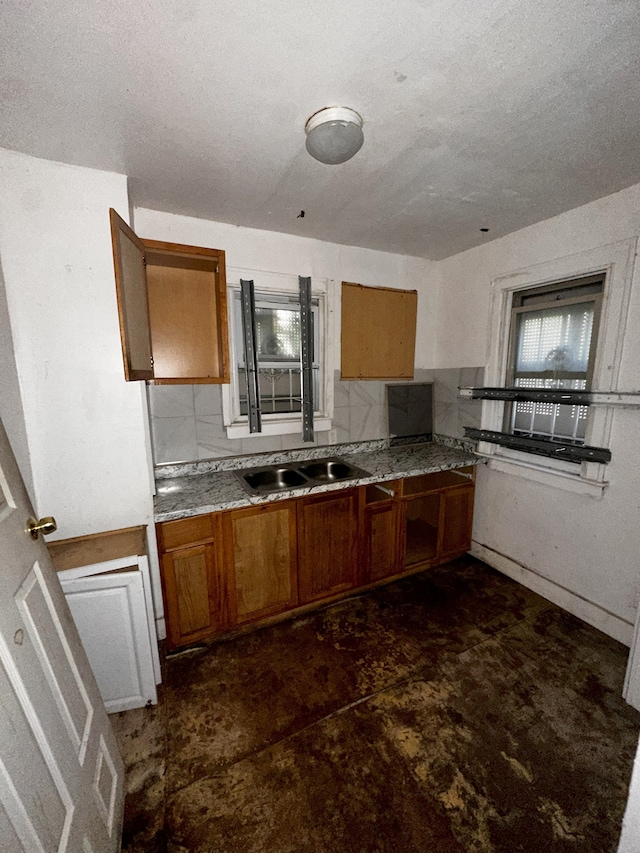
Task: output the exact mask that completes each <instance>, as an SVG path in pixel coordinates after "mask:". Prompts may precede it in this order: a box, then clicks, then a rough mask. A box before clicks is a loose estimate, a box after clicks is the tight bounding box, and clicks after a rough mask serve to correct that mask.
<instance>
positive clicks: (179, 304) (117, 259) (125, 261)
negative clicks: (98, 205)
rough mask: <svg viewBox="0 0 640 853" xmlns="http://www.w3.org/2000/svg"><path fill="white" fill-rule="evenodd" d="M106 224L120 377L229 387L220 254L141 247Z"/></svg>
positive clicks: (116, 222)
mask: <svg viewBox="0 0 640 853" xmlns="http://www.w3.org/2000/svg"><path fill="white" fill-rule="evenodd" d="M110 217H111V237H112V242H113V257H114V267H115V275H116V292H117V296H118V312H119V316H120V337H121V340H122V355H123V359H124V370H125V378H126V379H127V380H131V379H148V380H153V381H154V382H155V383H156V384H163V383H167V384H168V383H173V384H180V383H184V384H197V383H222V382H229V342H228V326H227V296H226V277H225V256H224V252H223V251H222V250H220V249H206V248H201V247H198V246H184V245H181V244H178V243H162V242H159V241H156V240H141V239H140V238H139V237H138V236H137V235H136V234H135V233H134V232H133V231H132V230H131V228H129V226H128V225H127V223H126V222H125V221H124V220H123V219H122V218H121V217H120V216H118V214H117V213H116V212H115V210H113V209H111V211H110Z"/></svg>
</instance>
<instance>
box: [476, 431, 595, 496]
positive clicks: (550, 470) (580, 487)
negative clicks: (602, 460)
mask: <svg viewBox="0 0 640 853" xmlns="http://www.w3.org/2000/svg"><path fill="white" fill-rule="evenodd" d="M491 447H492V446H491V445H488V444H487V443H486V442H479V444H478V448H477V450H476V453H477V454H478V455H479V456H482V457H484V458H485V459H486V460H487V465H488V467H489V468H491V470H492V471H500V472H501V473H503V474H510V475H512V476H514V477H521V478H523V479H526V480H531V481H533V482H535V483H542V484H543V485H545V486H552V487H553V488H554V489H564V490H565V491H568V492H573V493H574V494H581V495H587V496H588V497H592V498H602V497H603V495H604V493H605V490H606V488H607V486H608V485H609V484H608V482H606V481H605V480H604V479H603V480H597V479H592V478H590V477H586V476H584V471H583V466H582V465H576V464H575V463H571V462H564V463H563V462H557V463H555V464H553V460H548V463H547V464H540V462H536V461H534V460H533V459H532V457H531V456H530V455H529V454H524V453H517V452H513V451H512V452H510V453H508V454H507V453H503V452H501V453H496V452H495V451H493V452H492V450H491ZM538 458H540V457H538ZM583 464H584V463H583ZM587 464H588V467H589V470H590V471H591V468H592V465H591V463H587ZM585 467H586V466H585ZM594 467H598V468H604V466H594Z"/></svg>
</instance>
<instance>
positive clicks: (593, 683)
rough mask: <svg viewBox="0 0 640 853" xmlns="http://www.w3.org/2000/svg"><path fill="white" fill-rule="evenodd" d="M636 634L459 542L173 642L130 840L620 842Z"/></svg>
mask: <svg viewBox="0 0 640 853" xmlns="http://www.w3.org/2000/svg"><path fill="white" fill-rule="evenodd" d="M626 657H627V649H626V648H624V647H623V646H622V645H620V644H619V643H617V642H615V641H614V640H611V639H609V638H608V637H606V636H604V635H603V634H601V633H599V632H598V631H596V630H594V629H593V628H590V627H589V626H587V625H585V624H584V623H583V622H581V621H580V620H578V619H575V618H574V617H572V616H570V615H568V614H567V613H565V612H563V611H562V610H560V609H559V608H557V607H555V606H554V605H552V604H550V603H549V602H547V601H545V600H544V599H542V598H540V597H539V596H537V595H535V594H533V593H531V592H529V591H528V590H526V589H525V588H524V587H521V586H519V585H518V584H516V583H514V582H513V581H511V580H509V579H508V578H506V577H504V576H502V575H500V574H498V573H497V572H494V571H493V570H492V569H490V568H488V567H487V566H485V565H484V564H483V563H480V562H477V561H474V560H472V559H471V558H464V559H462V560H457V561H455V562H453V563H449V564H448V565H446V566H442V567H440V568H438V569H435V570H430V571H428V572H425V573H423V574H421V575H416V576H414V577H412V578H408V579H405V580H403V581H399V582H397V583H394V584H392V585H390V586H387V587H384V588H380V589H378V590H375V591H373V592H370V593H367V594H366V595H363V596H360V597H356V598H353V599H350V600H348V601H345V602H341V603H340V604H337V605H333V606H331V607H328V608H327V609H325V610H321V611H318V612H316V613H313V614H311V615H309V616H305V617H301V618H299V619H296V620H293V621H290V622H285V623H282V624H280V625H277V626H274V627H270V628H266V629H262V630H259V631H255V632H253V633H251V634H248V635H246V636H244V637H240V638H238V639H235V640H233V641H230V642H226V643H219V644H216V645H213V646H211V647H210V648H209V649H207V650H206V651H200V652H194V653H191V654H189V655H183V656H179V657H174V658H172V659H169V660H168V661H167V663H166V675H165V683H164V685H163V688H162V691H161V701H160V704H159V705H158V706H156V707H155V708H151V709H140V710H137V711H128V712H125V713H122V714H117V715H114V716H112V718H111V719H112V722H113V724H114V728H115V730H116V733H117V735H118V738H119V742H120V744H121V747H122V752H123V756H124V759H125V763H126V766H127V791H128V796H127V801H126V807H125V827H124V837H123V849H124V850H125V851H126V852H127V853H143V851H144V853H160V851H168V853H196V851H197V853H204V852H205V851H206V853H260V851H272V853H287V851H291V853H356V851H362V853H364V851H394V853H412V851H420V853H454V851H456V853H517V851H526V853H543V851H544V853H569V851H572V853H587V851H589V853H609V851H611V853H614V851H615V850H616V847H617V841H618V836H619V833H620V826H621V822H622V815H623V811H624V806H625V802H626V796H627V786H628V782H629V778H630V774H631V766H632V761H633V757H634V755H635V748H636V743H637V740H638V731H639V729H640V714H638V713H637V712H636V711H634V710H633V709H632V708H630V707H629V706H628V705H626V704H625V703H624V702H623V700H622V698H621V691H622V684H623V679H624V672H625V665H626Z"/></svg>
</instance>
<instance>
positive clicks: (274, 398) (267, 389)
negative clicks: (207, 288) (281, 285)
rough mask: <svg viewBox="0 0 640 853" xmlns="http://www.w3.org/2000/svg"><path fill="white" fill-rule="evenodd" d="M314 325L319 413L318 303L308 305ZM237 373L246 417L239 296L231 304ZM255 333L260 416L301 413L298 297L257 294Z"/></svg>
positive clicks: (244, 372)
mask: <svg viewBox="0 0 640 853" xmlns="http://www.w3.org/2000/svg"><path fill="white" fill-rule="evenodd" d="M311 306H312V307H311V311H312V324H313V356H312V358H313V399H314V402H315V409H316V411H318V412H320V411H321V410H322V401H321V398H320V391H321V387H322V383H321V382H320V363H319V361H318V360H317V359H316V354H317V353H319V352H320V346H319V341H318V337H319V330H320V325H321V323H320V318H319V300H318V299H313V300H312V303H311ZM233 316H234V327H235V339H236V342H237V346H236V354H237V359H236V369H237V381H238V398H239V407H240V415H241V416H243V417H245V418H246V416H247V411H248V401H247V379H246V367H245V361H244V348H243V347H242V346H241V341H242V308H241V303H240V294H239V293H235V295H234V300H233ZM254 322H255V330H256V345H257V354H258V386H259V394H260V409H261V412H262V416H263V417H264V416H265V415H269V414H271V415H273V414H284V413H292V412H300V411H301V403H302V389H301V370H300V302H299V301H298V299H297V297H295V296H293V295H286V294H272V293H266V292H260V291H256V294H255V320H254Z"/></svg>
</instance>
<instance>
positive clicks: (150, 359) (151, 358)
mask: <svg viewBox="0 0 640 853" xmlns="http://www.w3.org/2000/svg"><path fill="white" fill-rule="evenodd" d="M149 361H150V362H151V367H153V356H152V355H150V356H149Z"/></svg>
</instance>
